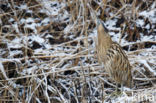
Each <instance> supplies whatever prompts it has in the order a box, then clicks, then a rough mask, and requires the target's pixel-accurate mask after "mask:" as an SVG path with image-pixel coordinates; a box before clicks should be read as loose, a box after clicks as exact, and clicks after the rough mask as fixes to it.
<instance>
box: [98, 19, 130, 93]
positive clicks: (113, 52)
mask: <svg viewBox="0 0 156 103" xmlns="http://www.w3.org/2000/svg"><path fill="white" fill-rule="evenodd" d="M96 22H97V23H96V25H97V33H98V35H97V48H96V49H97V54H98V61H99V62H100V63H102V64H103V66H104V69H105V71H106V72H107V73H108V74H109V76H110V77H111V78H112V79H113V80H114V81H115V82H116V84H117V88H116V90H117V89H118V85H119V84H120V85H121V89H122V90H123V85H124V86H127V87H131V86H132V74H131V70H132V68H131V66H130V63H129V60H128V57H127V55H126V53H125V52H124V51H123V49H122V47H121V46H120V45H119V44H118V43H116V42H114V41H112V39H111V36H110V35H109V33H108V30H107V28H106V27H105V25H104V23H103V22H102V21H101V20H99V19H97V20H96Z"/></svg>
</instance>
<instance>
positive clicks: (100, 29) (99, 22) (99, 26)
mask: <svg viewBox="0 0 156 103" xmlns="http://www.w3.org/2000/svg"><path fill="white" fill-rule="evenodd" d="M96 27H97V30H98V32H103V33H108V29H107V28H106V27H105V25H104V22H103V21H102V20H100V19H96Z"/></svg>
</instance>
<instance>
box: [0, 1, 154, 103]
mask: <svg viewBox="0 0 156 103" xmlns="http://www.w3.org/2000/svg"><path fill="white" fill-rule="evenodd" d="M119 4H120V5H119ZM119 4H116V2H114V3H113V2H111V1H110V0H108V1H107V5H106V4H104V3H103V1H102V0H101V1H99V0H91V1H85V2H84V1H83V0H77V1H74V0H68V1H66V0H34V1H33V2H31V3H30V2H28V1H27V2H26V1H23V2H22V1H19V2H18V0H17V1H14V2H10V1H8V0H6V1H5V2H1V0H0V7H1V9H0V29H1V32H0V33H1V36H0V73H1V76H0V87H1V89H0V93H1V94H0V96H1V98H0V101H1V100H2V101H7V100H6V99H7V98H8V97H10V98H9V101H18V102H22V101H23V102H28V103H31V102H39V103H45V102H49V103H50V102H54V103H55V102H58V103H70V102H72V103H76V102H77V103H79V102H84V103H87V102H90V103H102V102H106V103H107V102H108V103H110V102H111V103H117V102H118V103H127V102H128V103H131V102H134V103H137V102H143V101H150V102H153V103H154V101H156V84H155V81H156V2H155V1H154V0H153V3H152V2H151V1H142V2H140V3H138V2H136V6H134V2H133V3H128V2H125V3H123V2H122V3H121V2H120V3H119ZM88 5H90V6H91V7H92V8H94V10H95V12H96V13H97V16H98V17H99V18H101V19H102V20H103V21H104V23H105V25H106V27H107V28H108V30H109V34H110V35H111V37H112V40H113V41H115V42H118V43H119V44H120V45H121V46H122V47H123V49H124V50H125V51H126V53H127V55H128V57H129V60H130V63H131V65H132V67H133V79H134V84H135V87H133V88H132V89H129V88H128V89H126V88H125V89H126V90H125V91H124V92H123V94H122V95H120V96H118V97H112V96H111V93H112V92H113V91H114V90H115V83H114V82H113V81H112V80H111V78H110V77H108V76H107V73H105V72H101V66H100V65H99V63H98V62H97V58H96V49H95V42H96V36H97V31H96V26H95V23H94V20H93V19H92V17H91V14H90V12H92V11H91V10H90V9H89V7H88ZM119 6H120V7H119ZM103 11H104V12H103ZM102 14H103V15H102ZM140 93H143V94H144V95H141V94H140ZM145 94H147V95H145Z"/></svg>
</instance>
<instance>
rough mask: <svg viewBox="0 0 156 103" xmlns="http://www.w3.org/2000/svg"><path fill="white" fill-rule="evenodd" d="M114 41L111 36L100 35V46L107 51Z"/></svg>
mask: <svg viewBox="0 0 156 103" xmlns="http://www.w3.org/2000/svg"><path fill="white" fill-rule="evenodd" d="M112 42H113V41H112V39H111V37H110V35H109V34H106V35H105V34H104V35H103V34H102V35H98V45H99V46H102V47H104V49H105V50H107V49H108V48H109V47H110V46H111V45H112Z"/></svg>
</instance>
